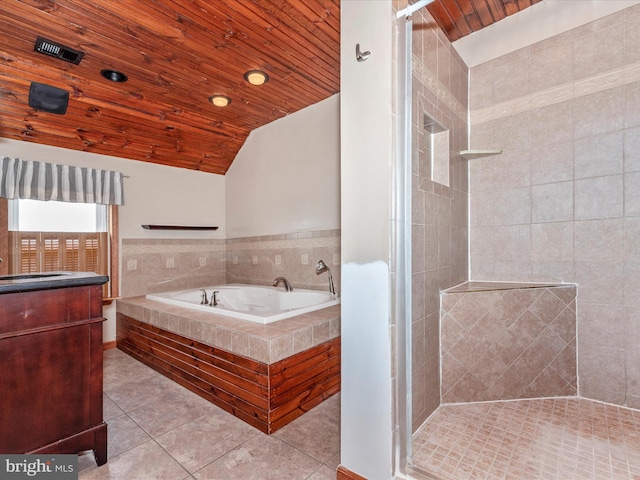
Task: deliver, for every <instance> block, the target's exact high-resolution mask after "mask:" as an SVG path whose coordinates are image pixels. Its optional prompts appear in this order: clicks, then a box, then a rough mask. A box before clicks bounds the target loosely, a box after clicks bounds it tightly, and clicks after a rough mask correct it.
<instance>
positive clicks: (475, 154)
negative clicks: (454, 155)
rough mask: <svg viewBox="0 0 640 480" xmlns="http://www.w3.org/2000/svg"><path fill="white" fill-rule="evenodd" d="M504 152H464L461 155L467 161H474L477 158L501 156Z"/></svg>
mask: <svg viewBox="0 0 640 480" xmlns="http://www.w3.org/2000/svg"><path fill="white" fill-rule="evenodd" d="M501 153H502V150H462V151H461V152H460V155H461V156H462V158H464V159H465V160H473V159H475V158H482V157H489V156H491V155H499V154H501Z"/></svg>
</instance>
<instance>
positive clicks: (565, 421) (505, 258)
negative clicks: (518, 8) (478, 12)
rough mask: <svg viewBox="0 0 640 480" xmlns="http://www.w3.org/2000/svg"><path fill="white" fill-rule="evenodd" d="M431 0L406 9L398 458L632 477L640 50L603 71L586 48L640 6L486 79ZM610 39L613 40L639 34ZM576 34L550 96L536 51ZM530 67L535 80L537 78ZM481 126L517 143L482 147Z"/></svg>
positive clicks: (462, 468)
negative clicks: (492, 152) (488, 152)
mask: <svg viewBox="0 0 640 480" xmlns="http://www.w3.org/2000/svg"><path fill="white" fill-rule="evenodd" d="M427 3H429V2H428V1H423V2H416V3H415V4H414V5H413V6H412V8H409V9H406V10H403V11H401V12H398V16H397V18H396V19H395V24H394V33H395V35H394V41H395V42H396V44H395V47H396V48H395V69H396V71H395V73H396V83H395V108H394V112H395V114H396V120H397V125H396V132H395V141H396V162H395V164H394V166H395V170H394V172H393V173H394V178H393V179H392V184H393V192H392V199H393V202H394V203H393V207H394V208H393V219H394V222H393V226H394V228H393V229H392V252H393V257H392V258H393V265H394V271H393V274H394V275H395V281H394V282H393V283H392V286H393V288H392V298H393V301H392V305H393V307H394V309H393V312H392V313H393V317H394V319H395V328H396V332H395V333H396V336H395V360H396V364H395V367H396V370H395V372H396V374H397V376H396V419H397V425H396V429H397V430H396V433H397V438H398V440H399V441H398V442H396V451H395V452H394V453H395V464H396V471H397V472H400V473H403V474H408V475H411V476H413V477H416V478H421V477H426V478H431V477H432V476H433V477H436V478H439V477H442V478H459V479H464V478H471V477H473V478H496V477H498V478H632V477H633V476H634V475H638V473H639V472H640V428H639V426H640V423H638V421H639V420H640V414H638V411H637V410H634V409H633V408H639V407H640V400H638V399H639V398H640V389H639V388H638V387H637V385H640V369H638V367H637V364H638V362H637V360H638V358H639V356H638V354H637V352H638V351H639V350H640V347H639V345H640V340H638V339H640V335H638V332H639V331H640V329H639V328H638V327H637V325H639V324H640V320H639V319H640V314H638V312H639V311H640V310H639V308H640V304H639V303H638V301H637V298H638V297H637V291H638V290H637V289H638V284H639V283H640V280H639V279H640V275H639V274H638V272H639V271H640V268H639V267H638V265H640V263H638V261H639V259H640V256H639V255H638V254H637V252H638V249H637V245H638V244H639V243H638V242H640V233H638V232H640V229H639V228H637V225H638V223H637V217H638V215H640V207H638V205H640V201H639V200H638V199H639V198H640V196H638V195H637V194H636V193H634V192H637V191H638V188H637V187H638V185H639V184H640V183H638V182H640V176H639V175H638V173H637V172H638V170H640V167H639V165H640V164H639V163H638V162H636V161H635V160H634V159H635V158H636V157H637V155H636V154H635V150H634V148H635V147H634V146H637V138H638V127H639V126H640V117H638V115H637V113H633V112H637V110H638V109H639V108H640V94H639V92H640V78H639V77H638V76H637V75H636V76H634V75H631V74H630V72H631V70H630V69H629V68H628V66H629V65H630V64H629V62H631V63H633V61H636V60H637V58H636V57H633V58H632V55H631V52H629V54H628V55H627V54H625V55H626V56H625V57H624V61H626V62H627V64H625V63H624V61H622V60H621V61H620V64H619V65H616V66H613V65H611V64H608V63H607V62H602V63H606V65H602V66H598V62H597V61H596V59H595V57H594V59H593V61H592V62H591V63H590V64H589V69H591V70H588V69H587V68H586V66H585V64H583V63H580V62H579V61H578V60H580V61H583V60H584V59H585V58H586V57H587V56H589V55H590V53H589V51H590V50H589V48H588V45H591V43H589V42H597V41H599V40H598V38H600V37H598V35H599V34H600V33H599V32H603V31H604V29H605V27H606V26H611V25H614V26H616V28H618V29H620V28H622V29H625V28H626V30H625V31H629V32H631V31H637V30H638V28H639V26H640V20H639V19H640V15H638V14H637V12H638V11H639V7H632V9H633V11H634V12H635V14H634V15H631V14H629V12H626V15H625V14H623V13H618V14H616V15H614V16H611V17H607V18H606V19H603V21H601V22H600V23H598V24H590V25H585V26H584V27H581V28H578V29H576V30H575V31H572V32H571V34H570V35H564V36H558V38H553V39H551V40H549V41H548V42H546V43H545V42H540V43H539V44H536V45H535V46H533V47H531V49H523V50H521V51H518V52H515V53H514V54H511V55H505V56H504V58H500V59H497V60H496V61H494V62H488V64H487V65H483V66H481V67H474V68H476V69H475V70H473V74H474V77H473V79H474V82H477V83H474V85H478V86H477V88H476V89H475V90H474V89H471V92H470V89H469V81H470V80H469V78H470V74H469V69H468V68H467V67H466V65H465V63H464V62H463V61H462V59H461V58H460V57H459V56H458V54H457V52H456V51H455V49H454V48H453V47H452V45H451V44H450V43H449V42H448V40H447V39H446V37H445V36H444V34H443V33H442V32H441V31H440V29H439V27H438V26H437V25H436V23H435V22H434V21H433V19H432V18H431V17H430V15H429V13H428V11H427V10H426V9H425V8H423V7H424V6H425V5H426V4H427ZM612 28H613V27H612ZM607 38H608V39H609V40H610V41H611V42H612V43H611V46H610V48H611V51H610V52H609V53H608V54H610V55H613V54H614V53H615V52H620V51H622V52H624V51H625V50H624V49H625V48H627V47H626V46H625V45H623V43H621V44H620V45H618V44H615V45H613V42H615V41H616V40H615V39H614V38H613V37H611V36H610V37H607ZM600 40H602V38H600ZM567 43H570V45H569V46H570V47H571V48H570V49H568V47H567ZM603 48H605V47H603ZM606 48H609V47H606ZM568 50H571V54H572V55H573V52H575V58H576V59H577V60H576V63H575V65H577V66H576V67H575V68H574V69H573V70H572V69H571V68H569V71H571V72H573V75H582V77H580V78H579V79H575V78H567V77H566V75H564V76H563V75H558V76H557V78H555V79H554V81H557V82H558V84H557V85H551V86H556V87H559V86H563V87H567V88H562V89H561V88H556V89H552V88H549V93H548V95H547V96H545V95H546V93H547V91H546V90H544V88H547V87H549V85H548V82H547V83H546V84H545V85H544V86H538V85H537V84H534V83H533V79H534V77H535V75H536V74H538V72H537V71H533V69H532V70H529V68H528V66H529V65H533V64H534V63H535V64H536V65H538V67H539V68H540V69H541V70H544V69H547V70H545V71H546V72H547V73H548V74H549V75H551V71H550V70H548V68H550V67H547V64H545V63H544V62H548V63H549V64H552V59H551V55H552V54H556V53H557V54H558V55H560V53H558V52H564V53H562V55H564V54H566V53H567V51H568ZM559 58H560V57H559ZM599 58H603V57H599ZM633 65H635V64H633ZM555 68H556V70H557V69H560V68H563V66H559V65H557V64H556V67H555ZM633 71H634V72H635V70H633ZM523 72H524V73H523ZM603 72H613V73H614V74H615V78H617V79H618V83H616V84H613V83H607V82H598V81H597V79H598V78H601V77H599V75H603ZM623 73H624V75H623ZM524 75H530V76H531V82H532V83H531V85H532V86H531V92H530V91H529V90H517V89H518V88H519V86H520V85H521V84H527V85H529V83H527V82H529V81H530V80H529V77H527V78H525V77H524ZM511 78H514V80H513V82H511V83H510V82H509V79H511ZM535 78H536V79H537V80H536V81H537V82H538V83H540V82H542V80H540V78H538V77H535ZM545 78H549V77H545ZM602 78H604V77H602ZM607 78H609V77H607ZM611 78H613V77H611ZM515 79H517V81H516V80H515ZM582 80H583V81H582ZM518 82H520V83H519V84H518ZM562 82H564V83H562ZM534 87H536V88H539V89H540V91H539V92H537V91H534V90H533V89H534ZM483 90H488V93H485V92H484V91H483ZM503 90H504V91H503ZM483 95H485V96H484V97H483ZM470 96H471V103H474V102H475V105H472V108H470V98H469V97H470ZM487 96H488V98H487ZM536 102H537V103H536ZM629 105H632V107H630V106H629ZM473 108H475V109H476V110H473ZM470 111H471V113H470ZM477 111H479V113H477V115H478V117H480V118H481V120H476V122H475V123H473V134H472V133H471V130H472V129H471V128H470V125H469V122H470V121H471V120H472V119H473V114H474V113H476V112H477ZM476 118H477V117H476ZM470 143H475V145H473V146H474V147H480V148H488V149H493V148H496V147H497V148H501V149H504V150H503V151H504V153H503V154H502V156H498V157H493V158H491V159H483V158H480V159H477V158H476V157H473V159H472V160H470V159H469V158H467V157H465V154H464V153H463V152H465V151H469V150H470V149H471V145H470ZM483 143H484V144H483ZM478 144H480V145H478ZM534 162H537V163H535V164H534ZM534 166H535V167H537V168H534ZM470 189H471V190H473V195H474V197H473V202H472V203H473V217H472V218H471V221H470V208H471V207H470V196H471V193H470ZM470 239H471V240H470ZM469 272H473V277H474V280H475V279H481V280H483V282H470V281H469V280H470V278H469V275H470V273H469ZM540 282H545V283H540ZM452 287H455V288H453V289H452ZM443 292H444V293H443ZM578 314H579V316H578ZM578 357H580V362H579V363H578ZM472 366H474V367H477V366H480V367H481V368H480V369H479V370H473V369H472V368H471V367H472ZM578 379H580V382H578ZM627 406H629V407H633V408H627Z"/></svg>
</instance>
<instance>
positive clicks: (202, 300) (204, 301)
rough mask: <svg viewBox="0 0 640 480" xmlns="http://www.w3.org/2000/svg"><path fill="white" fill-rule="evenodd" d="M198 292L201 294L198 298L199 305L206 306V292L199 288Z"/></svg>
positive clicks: (207, 300)
mask: <svg viewBox="0 0 640 480" xmlns="http://www.w3.org/2000/svg"><path fill="white" fill-rule="evenodd" d="M200 291H201V292H202V295H201V296H200V305H206V304H207V303H209V299H207V292H206V290H205V289H204V288H201V289H200Z"/></svg>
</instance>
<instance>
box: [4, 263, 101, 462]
mask: <svg viewBox="0 0 640 480" xmlns="http://www.w3.org/2000/svg"><path fill="white" fill-rule="evenodd" d="M2 278H3V280H0V453H5V454H6V453H77V452H81V451H85V450H93V451H94V453H95V458H96V462H97V463H98V465H102V464H104V463H105V462H106V461H107V424H106V423H105V422H104V421H103V418H102V355H103V354H102V323H103V321H104V318H103V316H102V286H101V285H102V284H104V283H105V282H106V281H107V280H108V279H107V277H105V276H99V275H94V274H65V275H59V277H43V278H42V279H33V280H32V279H29V278H19V277H16V278H19V279H18V280H8V281H7V280H4V279H5V278H6V277H2Z"/></svg>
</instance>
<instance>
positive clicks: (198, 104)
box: [0, 0, 540, 174]
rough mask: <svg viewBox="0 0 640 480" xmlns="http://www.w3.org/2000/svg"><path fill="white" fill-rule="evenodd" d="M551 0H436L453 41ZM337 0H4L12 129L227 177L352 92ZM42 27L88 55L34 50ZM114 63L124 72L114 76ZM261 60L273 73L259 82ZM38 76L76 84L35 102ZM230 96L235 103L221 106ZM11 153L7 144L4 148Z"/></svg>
mask: <svg viewBox="0 0 640 480" xmlns="http://www.w3.org/2000/svg"><path fill="white" fill-rule="evenodd" d="M538 1H540V0H436V1H435V2H434V3H432V4H431V5H429V6H428V7H427V8H428V9H429V11H430V12H431V14H432V15H433V16H434V17H435V18H436V21H437V22H438V24H439V25H440V26H441V28H442V29H443V30H444V31H445V32H446V34H447V36H448V37H449V38H450V39H451V40H452V41H453V40H456V39H457V38H460V37H462V36H464V35H467V34H469V33H471V32H473V31H477V30H478V29H480V28H482V27H484V26H487V25H489V24H490V23H492V22H494V21H498V20H500V19H501V18H504V17H505V16H507V15H511V14H512V13H515V12H517V11H519V10H521V9H523V8H526V7H528V6H530V5H531V4H534V3H536V2H538ZM339 6H340V1H339V0H224V1H223V0H189V1H186V0H144V1H141V0H23V1H18V0H2V1H1V2H0V31H1V32H2V34H3V35H2V42H0V137H6V138H13V139H18V140H23V141H30V142H36V143H43V144H48V145H53V146H58V147H65V148H70V149H74V150H82V151H87V152H93V153H99V154H106V155H113V156H117V157H123V158H129V159H133V160H141V161H146V162H153V163H158V164H163V165H170V166H175V167H182V168H188V169H193V170H200V171H203V172H210V173H218V174H224V173H226V171H227V170H228V168H229V166H230V165H231V162H232V161H233V159H234V158H235V156H236V154H237V153H238V151H239V149H240V147H241V146H242V145H243V143H244V141H245V140H246V138H247V136H248V135H249V133H250V132H251V131H252V130H253V129H255V128H258V127H260V126H262V125H265V124H267V123H269V122H272V121H274V120H276V119H278V118H281V117H283V116H285V115H287V114H290V113H293V112H296V111H298V110H300V109H302V108H304V107H307V106H309V105H312V104H314V103H317V102H319V101H321V100H324V99H326V98H328V97H330V96H331V95H333V94H335V93H337V92H338V91H339V87H340V22H339V20H340V11H339ZM38 36H41V37H45V38H47V39H49V40H52V41H54V42H59V43H61V44H64V45H65V46H67V47H70V48H72V49H76V50H79V51H81V52H84V57H83V58H82V60H81V62H80V64H79V65H75V64H72V63H67V62H65V61H63V60H60V59H58V58H53V57H50V56H46V55H43V54H41V53H37V52H35V51H34V44H35V41H36V38H37V37H38ZM103 69H112V70H117V71H121V72H123V73H125V74H126V75H127V76H128V81H127V82H125V83H114V82H111V81H109V80H106V79H104V78H103V77H102V76H101V75H100V71H101V70H103ZM251 69H261V70H263V71H265V72H267V73H268V75H269V76H270V81H269V82H267V83H266V84H264V85H262V86H253V85H250V84H248V83H247V82H246V81H245V80H244V79H243V75H244V73H245V72H246V71H248V70H251ZM31 82H39V83H44V84H47V85H52V86H54V87H57V88H61V89H64V90H66V91H67V92H69V95H70V99H69V106H68V109H67V112H66V114H65V115H56V114H53V113H48V112H43V111H40V110H35V109H33V108H31V107H29V104H28V95H29V87H30V85H31ZM213 94H223V95H226V96H228V97H230V98H231V104H230V105H229V106H227V107H224V108H220V107H215V106H213V105H212V104H211V103H210V102H209V101H208V99H209V97H210V96H211V95H213ZM1 154H2V152H1V151H0V155H1Z"/></svg>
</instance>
